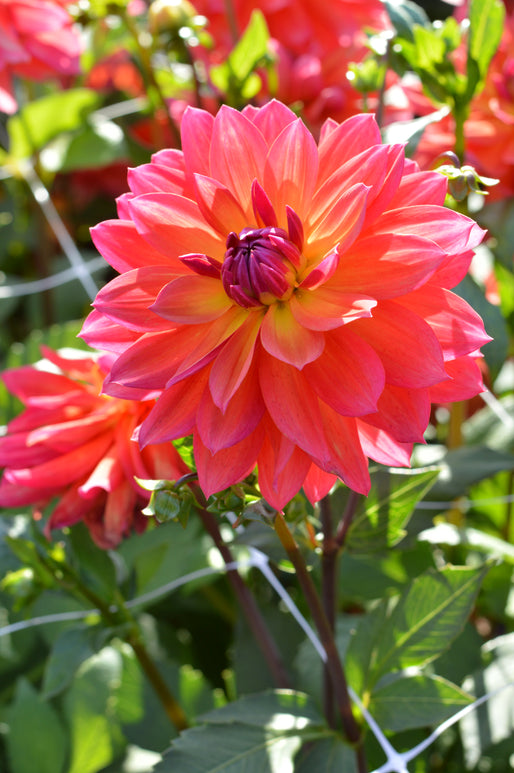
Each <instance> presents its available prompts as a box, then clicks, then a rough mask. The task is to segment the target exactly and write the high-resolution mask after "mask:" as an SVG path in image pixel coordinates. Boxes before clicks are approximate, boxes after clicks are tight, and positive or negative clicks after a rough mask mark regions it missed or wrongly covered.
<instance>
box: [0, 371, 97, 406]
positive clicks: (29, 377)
mask: <svg viewBox="0 0 514 773" xmlns="http://www.w3.org/2000/svg"><path fill="white" fill-rule="evenodd" d="M2 379H3V381H4V383H5V385H6V387H7V389H8V390H9V392H11V394H13V395H16V397H18V398H19V399H20V400H21V401H22V403H25V405H34V406H40V407H45V408H46V407H48V408H50V407H52V406H54V405H56V404H61V405H62V402H63V396H65V397H66V401H67V402H69V403H72V402H73V401H74V400H75V399H77V398H79V399H80V397H81V396H82V395H84V394H85V395H86V396H87V392H86V391H85V389H84V387H83V386H81V385H80V384H78V383H77V382H76V381H73V380H72V379H70V378H68V377H67V376H64V375H61V374H60V373H50V372H49V371H45V370H37V369H36V368H34V366H33V365H22V366H21V367H20V368H10V369H9V370H5V371H4V372H3V373H2Z"/></svg>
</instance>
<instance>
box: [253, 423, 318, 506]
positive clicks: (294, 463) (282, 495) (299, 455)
mask: <svg viewBox="0 0 514 773" xmlns="http://www.w3.org/2000/svg"><path fill="white" fill-rule="evenodd" d="M276 453H277V446H276V444H275V438H274V439H273V441H272V440H270V439H269V438H268V437H267V436H266V438H265V440H264V443H263V444H262V448H261V451H260V453H259V456H258V457H257V466H258V470H259V488H260V490H261V494H262V496H263V497H264V499H265V500H266V501H267V502H268V503H269V504H270V505H271V506H272V507H274V508H275V509H276V510H282V509H283V508H284V507H285V505H287V503H288V502H290V501H291V499H292V498H293V497H294V496H295V494H297V493H298V491H299V490H300V488H301V486H302V483H303V481H304V479H305V476H306V474H307V472H308V470H309V467H310V465H311V460H310V458H309V456H308V455H307V454H306V453H305V452H304V451H302V450H301V449H300V448H298V447H297V446H294V448H293V451H292V453H291V455H290V457H289V459H288V461H287V463H286V464H285V465H284V466H283V467H282V468H281V469H280V471H279V470H277V465H276Z"/></svg>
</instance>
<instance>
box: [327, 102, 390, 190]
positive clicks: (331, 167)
mask: <svg viewBox="0 0 514 773" xmlns="http://www.w3.org/2000/svg"><path fill="white" fill-rule="evenodd" d="M381 144H382V138H381V136H380V130H379V128H378V126H377V123H376V121H375V118H374V116H373V115H371V114H370V113H365V114H362V115H354V116H352V117H351V118H348V119H347V120H346V121H343V123H341V124H340V125H339V126H338V127H337V128H335V129H333V131H331V132H330V133H327V132H323V133H322V135H321V140H320V143H319V161H320V167H319V168H320V171H319V177H318V187H319V186H320V185H322V184H323V182H324V181H325V180H328V178H329V177H330V175H331V174H333V173H334V172H335V171H336V169H338V168H339V167H340V166H342V165H343V164H344V163H346V161H348V160H349V159H351V158H353V157H354V156H357V155H358V154H359V153H362V151H364V150H366V149H367V148H369V147H370V146H371V145H381Z"/></svg>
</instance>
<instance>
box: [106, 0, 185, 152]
mask: <svg viewBox="0 0 514 773" xmlns="http://www.w3.org/2000/svg"><path fill="white" fill-rule="evenodd" d="M120 15H121V18H122V19H123V22H124V24H125V26H126V28H127V30H128V31H129V32H130V34H131V35H132V37H133V38H134V42H135V44H136V46H137V50H138V53H139V60H140V64H141V68H142V71H143V77H144V79H145V81H146V85H147V88H151V89H153V91H154V92H155V94H156V95H157V98H158V100H159V102H160V103H161V105H162V107H163V108H164V113H165V115H166V120H167V122H168V126H169V129H170V131H171V134H172V136H173V139H174V142H175V144H176V146H177V147H178V148H180V145H181V138H180V130H179V128H178V126H177V124H176V123H175V121H174V120H173V118H172V117H171V115H170V111H169V107H168V103H167V102H166V97H165V96H164V93H163V91H162V89H161V86H160V83H159V81H158V80H157V78H156V77H155V73H154V71H153V67H152V61H151V57H150V51H149V49H148V48H147V46H145V45H144V44H143V43H142V42H141V38H140V34H139V30H138V29H137V26H136V24H135V23H134V20H133V19H132V17H131V16H130V14H129V13H128V11H126V10H121V9H120ZM161 144H162V145H163V146H164V145H165V143H161Z"/></svg>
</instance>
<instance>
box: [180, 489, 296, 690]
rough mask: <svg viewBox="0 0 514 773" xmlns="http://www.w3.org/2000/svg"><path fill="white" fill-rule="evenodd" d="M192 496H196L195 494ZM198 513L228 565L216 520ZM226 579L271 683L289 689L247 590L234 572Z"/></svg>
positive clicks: (229, 557)
mask: <svg viewBox="0 0 514 773" xmlns="http://www.w3.org/2000/svg"><path fill="white" fill-rule="evenodd" d="M195 494H197V492H196V491H195ZM198 512H199V514H200V518H201V520H202V523H203V525H204V528H205V530H206V532H207V533H208V534H209V536H210V537H211V538H212V540H213V542H214V544H215V545H216V547H217V548H218V550H219V552H220V554H221V556H222V558H223V560H224V561H225V563H226V564H230V563H231V562H233V560H234V558H233V556H232V553H231V551H230V548H229V547H228V545H227V544H226V543H225V542H224V541H223V537H222V536H221V532H220V530H219V526H218V523H217V521H216V518H215V517H214V516H213V515H212V513H209V511H208V510H205V508H203V507H198ZM227 577H228V580H229V582H230V583H231V585H232V588H233V590H234V593H235V594H236V596H237V599H238V601H239V605H240V607H241V610H242V612H243V613H244V615H245V617H246V620H247V622H248V625H249V626H250V628H251V630H252V633H253V635H254V636H255V639H256V641H257V643H258V644H259V646H260V649H261V651H262V653H263V655H264V657H265V659H266V663H267V664H268V668H269V670H270V672H271V674H272V676H273V679H274V681H275V684H276V685H277V687H291V682H290V679H289V676H288V674H287V671H286V668H285V666H284V663H283V661H282V658H281V656H280V653H279V651H278V648H277V645H276V643H275V641H274V639H273V638H272V636H271V634H270V632H269V630H268V627H267V625H266V623H265V622H264V618H263V617H262V615H261V613H260V610H259V608H258V606H257V604H256V603H255V599H254V597H253V596H252V594H251V592H250V590H249V588H248V587H247V586H246V585H245V583H244V582H243V580H242V579H241V576H240V574H239V572H238V571H237V570H236V569H230V570H229V571H227Z"/></svg>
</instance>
